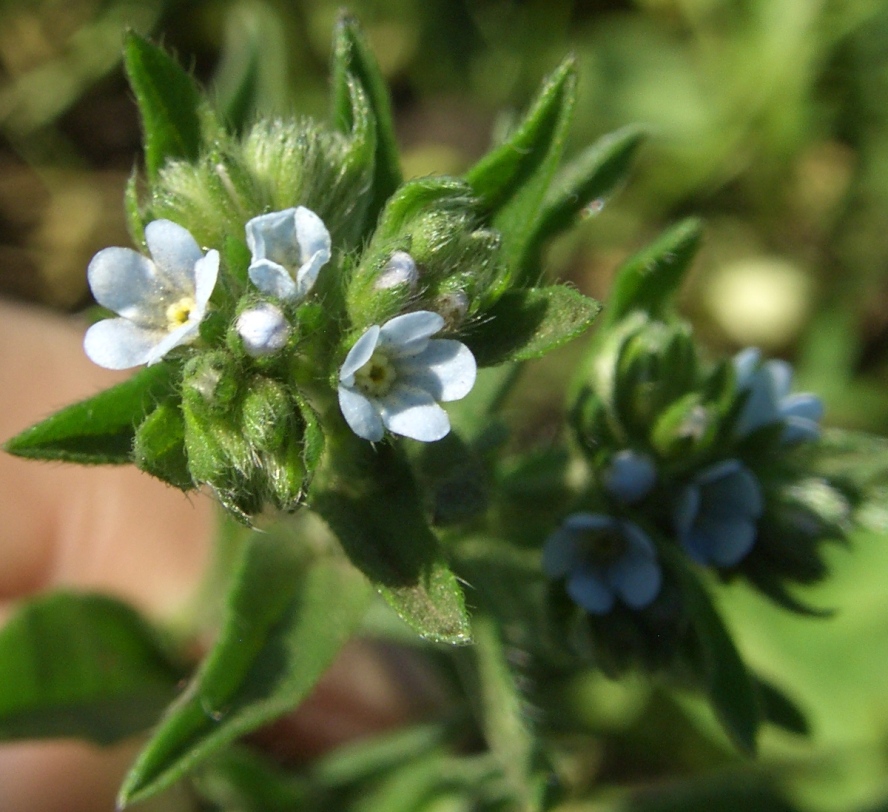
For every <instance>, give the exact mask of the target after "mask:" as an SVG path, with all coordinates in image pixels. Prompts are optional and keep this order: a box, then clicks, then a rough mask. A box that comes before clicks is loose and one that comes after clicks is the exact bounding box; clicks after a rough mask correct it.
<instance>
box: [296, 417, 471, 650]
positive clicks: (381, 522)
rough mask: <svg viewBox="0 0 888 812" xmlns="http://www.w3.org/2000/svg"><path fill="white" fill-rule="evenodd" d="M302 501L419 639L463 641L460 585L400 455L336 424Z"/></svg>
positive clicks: (468, 636) (466, 625)
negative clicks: (337, 428)
mask: <svg viewBox="0 0 888 812" xmlns="http://www.w3.org/2000/svg"><path fill="white" fill-rule="evenodd" d="M316 483H317V486H316V487H315V488H314V491H313V493H312V495H311V496H310V499H309V504H310V505H311V507H312V508H313V509H314V510H316V511H317V512H318V513H319V514H320V515H321V516H322V517H323V518H324V521H326V522H327V524H328V525H329V526H330V528H331V529H332V530H333V532H334V533H335V534H336V536H337V537H338V538H339V541H340V543H341V544H342V547H343V549H344V550H345V552H346V553H347V554H348V556H349V558H351V560H352V563H354V564H355V566H356V567H358V568H359V569H361V570H362V571H363V572H364V573H365V574H366V575H367V577H368V578H370V580H371V581H373V583H374V584H375V586H376V588H377V589H378V590H379V592H380V594H381V595H382V596H383V597H384V598H385V599H386V601H388V603H389V604H390V605H391V606H392V608H393V609H394V610H395V611H396V612H397V613H398V615H400V616H401V618H403V619H404V621H405V622H406V623H407V624H408V625H410V626H411V627H412V628H413V629H414V630H416V631H417V632H418V633H419V634H421V635H422V636H423V637H426V638H428V639H430V640H435V641H439V642H445V643H454V644H465V643H468V642H470V639H471V634H470V630H469V620H468V616H467V615H466V609H465V602H464V599H463V594H462V590H461V589H460V587H459V584H458V583H457V581H456V578H455V576H454V575H453V573H452V572H451V571H450V568H449V567H448V565H447V563H446V561H445V559H444V555H443V551H442V550H441V546H440V544H439V543H438V540H437V538H436V537H435V535H434V534H433V533H432V531H431V530H430V529H429V526H428V523H427V522H426V519H425V516H424V515H423V511H422V498H421V496H420V494H419V490H418V488H417V486H416V482H415V480H414V478H413V474H412V473H411V470H410V467H409V465H408V464H407V461H406V460H405V459H404V457H403V455H402V454H401V453H400V451H399V450H397V449H395V448H394V447H392V446H390V445H379V446H377V447H375V448H374V447H373V446H371V445H370V444H369V443H367V442H365V441H363V440H361V439H359V438H358V437H356V436H355V435H353V434H352V433H351V432H350V431H349V430H348V429H346V428H345V427H344V426H343V427H342V429H340V431H338V432H337V433H336V435H335V437H334V438H332V439H331V437H330V436H328V457H327V465H326V468H325V470H324V471H323V472H319V474H318V477H317V479H316Z"/></svg>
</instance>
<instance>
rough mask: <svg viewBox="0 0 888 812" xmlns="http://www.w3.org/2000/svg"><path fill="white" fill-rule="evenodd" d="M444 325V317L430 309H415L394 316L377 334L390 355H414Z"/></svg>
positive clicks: (421, 349)
mask: <svg viewBox="0 0 888 812" xmlns="http://www.w3.org/2000/svg"><path fill="white" fill-rule="evenodd" d="M443 326H444V319H443V318H442V317H441V316H439V315H438V314H437V313H432V312H431V311H430V310H417V311H415V312H413V313H405V314H404V315H402V316H395V318H393V319H390V320H389V321H387V322H386V323H385V324H383V325H382V329H381V330H380V334H379V344H380V346H382V347H385V348H386V349H388V350H389V352H390V353H391V355H392V356H404V355H416V354H417V353H420V352H422V351H423V350H424V349H425V348H426V346H427V344H428V339H429V338H430V337H431V336H433V335H434V334H435V333H437V332H438V331H439V330H440V329H441V328H442V327H443Z"/></svg>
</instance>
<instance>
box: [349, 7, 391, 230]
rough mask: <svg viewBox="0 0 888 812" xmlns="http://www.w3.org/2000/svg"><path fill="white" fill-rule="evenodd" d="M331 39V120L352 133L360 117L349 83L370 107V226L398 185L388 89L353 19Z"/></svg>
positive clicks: (350, 18)
mask: <svg viewBox="0 0 888 812" xmlns="http://www.w3.org/2000/svg"><path fill="white" fill-rule="evenodd" d="M333 36H334V39H333V120H334V123H335V124H336V125H337V126H338V127H339V128H340V129H341V130H342V131H343V132H352V131H354V130H355V123H356V118H357V116H358V115H359V113H358V112H357V111H356V107H355V100H356V97H355V94H354V93H353V92H352V91H351V90H350V88H349V84H350V82H352V81H354V82H356V83H357V84H358V85H359V86H360V88H361V89H362V90H363V92H364V94H365V95H366V97H367V100H368V101H369V104H370V110H371V112H372V115H371V120H372V121H373V123H374V124H375V129H376V148H375V160H374V171H373V192H372V195H371V202H370V207H369V211H368V217H369V220H370V221H371V222H373V221H375V220H376V215H377V214H378V213H379V211H380V210H381V209H382V206H383V204H384V203H385V201H386V200H387V199H388V198H389V197H390V196H391V195H392V193H393V192H394V191H395V189H397V188H398V185H399V184H400V183H401V164H400V161H399V159H398V144H397V141H396V140H395V125H394V121H393V120H392V105H391V99H390V98H389V93H388V87H387V86H386V83H385V79H383V77H382V73H381V72H380V70H379V64H378V63H377V61H376V58H375V57H374V56H373V53H372V52H371V50H370V48H369V46H368V45H367V41H366V39H365V38H364V35H363V33H362V32H361V29H360V27H359V26H358V24H357V22H356V21H355V19H354V18H353V17H351V16H350V15H348V14H345V15H343V16H342V17H341V18H340V20H339V23H338V24H337V26H336V31H335V33H334V35H333Z"/></svg>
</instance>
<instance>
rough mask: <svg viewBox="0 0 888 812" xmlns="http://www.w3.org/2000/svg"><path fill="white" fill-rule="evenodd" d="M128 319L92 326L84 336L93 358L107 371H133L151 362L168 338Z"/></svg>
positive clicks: (84, 346) (89, 353)
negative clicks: (160, 345) (156, 351)
mask: <svg viewBox="0 0 888 812" xmlns="http://www.w3.org/2000/svg"><path fill="white" fill-rule="evenodd" d="M167 335H168V334H167V332H166V331H165V330H151V329H146V328H144V327H139V325H137V324H135V323H133V322H132V321H129V320H128V319H105V320H104V321H100V322H98V323H97V324H94V325H92V327H90V328H89V329H88V330H87V331H86V335H85V336H84V337H83V349H84V351H85V352H86V354H87V356H88V357H89V359H90V360H91V361H92V362H93V363H94V364H98V365H99V366H100V367H105V369H129V368H130V367H137V366H141V365H142V364H146V363H148V360H149V358H150V357H151V354H152V352H154V349H155V347H156V346H157V345H158V343H159V342H160V341H162V340H163V339H164V338H165V337H166V336H167Z"/></svg>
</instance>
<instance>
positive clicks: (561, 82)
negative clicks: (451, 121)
mask: <svg viewBox="0 0 888 812" xmlns="http://www.w3.org/2000/svg"><path fill="white" fill-rule="evenodd" d="M575 100H576V66H575V64H574V59H573V58H572V57H571V58H568V59H566V60H565V61H564V62H562V63H561V65H559V66H558V68H556V69H555V71H553V73H552V74H551V75H550V76H549V77H548V78H547V79H546V80H545V82H544V83H543V86H542V88H541V90H540V92H539V94H538V95H537V98H536V100H535V101H534V102H533V104H532V105H531V108H530V111H529V112H528V114H527V115H526V117H525V118H524V120H523V121H522V122H521V123H520V125H519V126H518V127H517V128H516V130H515V132H514V133H513V134H512V135H511V136H510V137H509V138H508V139H507V140H506V141H505V142H504V143H503V144H501V145H500V146H498V147H496V148H495V149H494V150H492V151H491V152H490V153H488V154H487V155H486V156H485V157H483V158H482V159H481V160H480V161H479V162H478V163H477V164H475V166H473V167H472V168H471V169H469V171H468V172H467V173H466V180H467V181H468V183H469V185H470V186H471V187H472V189H473V190H474V192H475V194H476V195H477V196H478V197H479V198H480V201H481V207H482V209H483V211H484V212H486V214H487V215H488V217H489V218H490V221H491V223H492V225H493V226H494V227H495V228H497V229H498V230H499V231H500V232H501V233H502V235H503V249H504V260H505V264H506V266H507V267H509V268H511V269H513V271H512V272H513V274H516V275H520V276H519V277H518V278H517V279H516V280H513V281H514V282H515V283H516V284H518V285H525V284H528V283H533V282H534V281H536V280H535V279H534V275H535V274H537V271H536V269H535V268H534V267H532V266H530V265H529V264H528V261H527V260H528V256H529V251H530V248H531V243H532V241H533V235H534V233H535V231H536V227H537V226H536V224H537V222H538V220H539V217H540V210H541V207H542V205H543V200H544V199H545V196H546V193H547V192H548V189H549V184H550V182H551V180H552V177H553V176H554V174H555V171H556V169H557V167H558V162H559V161H560V160H561V154H562V152H563V150H564V142H565V139H566V137H567V130H568V126H569V124H570V120H571V117H572V114H573V106H574V102H575Z"/></svg>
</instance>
